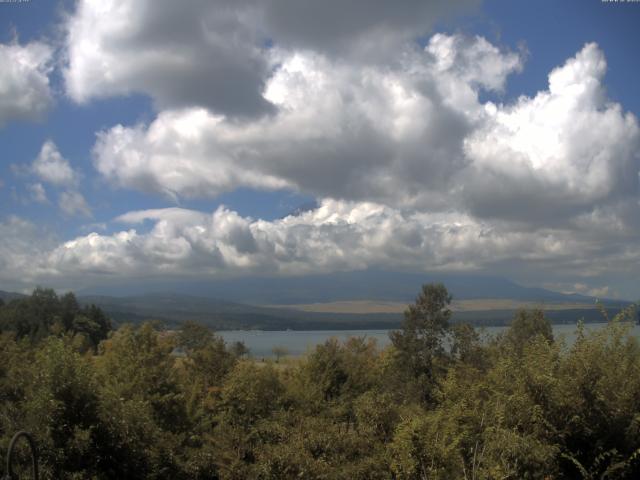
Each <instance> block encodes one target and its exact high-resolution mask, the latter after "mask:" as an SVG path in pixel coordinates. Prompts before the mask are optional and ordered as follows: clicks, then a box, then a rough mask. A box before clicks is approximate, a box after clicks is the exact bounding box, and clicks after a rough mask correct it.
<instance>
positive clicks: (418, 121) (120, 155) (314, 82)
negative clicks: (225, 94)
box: [94, 35, 521, 205]
mask: <svg viewBox="0 0 640 480" xmlns="http://www.w3.org/2000/svg"><path fill="white" fill-rule="evenodd" d="M278 55H279V56H280V58H281V60H280V67H279V68H278V69H277V70H276V72H275V73H274V74H273V76H272V77H271V79H270V80H269V82H268V84H267V85H266V88H265V91H264V95H265V98H266V99H268V100H269V101H270V102H271V103H272V104H274V105H275V106H276V107H277V109H278V113H277V114H275V115H274V116H269V117H265V118H261V119H258V120H254V121H249V122H237V121H233V120H229V119H228V118H226V117H224V116H221V115H215V114H212V113H210V112H208V111H207V110H206V109H203V108H191V109H183V110H170V111H164V112H161V113H160V114H159V115H158V117H157V118H156V120H154V121H153V122H152V123H151V124H150V125H149V126H143V125H138V126H135V127H130V128H129V127H124V126H116V127H113V128H112V129H110V130H107V131H104V132H102V133H100V135H99V139H98V142H97V143H96V146H95V148H94V158H95V165H96V168H97V169H98V170H99V171H100V172H101V173H102V174H103V175H104V176H105V177H107V178H108V179H110V180H112V181H113V182H114V183H116V184H118V185H120V186H123V187H128V188H136V189H141V190H144V191H156V192H160V193H163V194H167V195H169V196H173V197H177V196H187V197H193V196H215V195H218V194H220V193H221V192H224V191H229V190H233V189H236V188H238V187H243V186H244V187H251V188H264V189H277V188H286V187H288V188H292V189H297V190H301V191H304V192H307V193H311V194H314V195H316V196H319V197H335V198H346V199H354V200H374V201H378V202H380V201H382V202H388V203H389V204H392V205H411V204H419V203H423V204H425V203H429V204H432V203H433V201H434V199H435V196H437V195H438V194H441V193H442V192H446V189H447V188H448V187H449V183H450V181H451V179H452V177H453V174H454V173H455V172H456V171H457V170H459V169H461V168H462V167H463V166H464V163H465V160H464V158H463V151H462V140H463V138H464V135H465V134H466V133H467V132H468V131H469V129H471V128H472V126H473V125H474V122H476V119H477V117H478V116H479V115H481V114H482V108H481V105H480V104H479V102H478V91H479V89H480V88H485V89H498V90H499V89H501V88H502V87H503V85H504V82H505V78H506V76H507V75H508V74H509V73H511V72H513V71H517V70H518V69H519V68H520V67H521V62H520V59H519V57H518V56H517V55H516V54H513V53H510V52H501V51H500V50H498V49H497V48H496V47H494V46H493V45H491V44H489V43H488V42H487V41H486V40H484V39H482V38H465V37H458V36H455V37H447V36H444V35H436V36H434V37H433V38H432V39H431V41H430V42H429V44H428V46H427V48H426V49H425V51H418V50H416V49H414V48H407V49H406V50H404V51H403V52H402V54H401V55H400V57H402V58H403V60H402V62H400V64H399V65H398V66H397V68H396V69H389V68H383V67H380V66H369V67H362V66H354V65H352V64H350V63H346V62H341V61H332V60H330V59H329V58H327V57H326V56H323V55H319V54H313V53H308V52H307V53H295V54H289V53H287V52H280V53H279V54H278ZM482 65H485V66H482Z"/></svg>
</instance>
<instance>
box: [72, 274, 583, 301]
mask: <svg viewBox="0 0 640 480" xmlns="http://www.w3.org/2000/svg"><path fill="white" fill-rule="evenodd" d="M432 282H442V283H444V284H445V286H446V287H447V289H448V290H449V292H450V293H451V294H452V295H453V298H454V300H468V299H483V298H492V299H508V300H519V301H527V302H539V303H544V302H561V303H585V304H593V303H594V302H595V298H594V297H588V296H584V295H580V294H577V293H574V294H564V293H559V292H554V291H551V290H546V289H543V288H532V287H524V286H522V285H518V284H517V283H515V282H513V281H511V280H508V279H506V278H503V277H497V276H487V275H462V274H423V273H400V272H387V271H378V270H365V271H357V272H342V273H332V274H326V275H308V276H302V277H283V278H278V277H276V278H274V277H269V278H261V277H249V278H246V277H245V278H233V279H224V280H215V281H214V280H211V281H202V280H184V281H181V282H168V281H165V282H162V281H157V280H156V281H154V282H138V283H136V284H122V283H119V284H118V285H113V286H111V287H101V288H99V289H95V288H94V289H91V290H84V291H80V292H78V293H79V294H80V295H108V296H125V295H142V294H146V293H148V292H172V293H177V294H187V295H194V296H198V297H206V298H214V299H224V300H226V301H230V302H239V303H248V304H252V305H275V304H277V305H296V304H307V303H326V302H336V301H352V300H377V301H393V302H405V303H410V302H412V301H413V300H414V299H415V297H416V295H417V294H418V292H419V291H420V286H421V285H423V284H425V283H432Z"/></svg>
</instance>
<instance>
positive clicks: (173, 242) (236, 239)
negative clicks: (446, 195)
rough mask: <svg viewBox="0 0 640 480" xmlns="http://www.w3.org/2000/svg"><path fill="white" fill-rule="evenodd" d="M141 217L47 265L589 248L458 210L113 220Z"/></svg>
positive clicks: (429, 256) (481, 260) (383, 258)
mask: <svg viewBox="0 0 640 480" xmlns="http://www.w3.org/2000/svg"><path fill="white" fill-rule="evenodd" d="M145 220H150V221H152V222H153V227H152V228H151V230H150V231H148V232H147V233H139V232H138V231H137V230H136V229H135V228H131V229H129V230H125V231H121V232H118V233H115V234H113V235H99V234H97V233H91V234H89V235H87V236H83V237H78V238H76V239H74V240H72V241H69V242H66V243H65V244H64V245H61V246H59V247H58V248H56V249H55V250H54V251H53V252H51V254H50V255H49V257H48V265H49V266H53V267H55V269H56V270H57V271H59V272H61V273H62V274H65V275H67V274H69V275H72V274H77V273H79V272H85V273H91V272H101V273H103V274H105V273H109V274H112V275H136V276H144V275H153V274H157V273H161V272H162V273H166V274H172V275H194V276H198V275H210V274H218V275H229V274H257V273H260V274H263V273H269V274H279V275H296V274H306V273H319V272H331V271H340V270H353V269H361V268H368V267H373V268H410V269H420V270H431V271H434V270H476V269H481V268H485V267H487V266H489V265H499V264H500V263H501V262H505V261H511V260H514V259H516V260H522V259H525V260H527V261H530V262H531V263H532V264H536V263H539V264H541V265H544V264H545V263H547V262H554V263H556V265H557V264H559V263H567V264H570V262H571V261H572V257H573V253H574V252H575V250H576V249H581V248H587V247H588V246H589V243H588V240H579V239H573V238H571V235H570V234H569V232H567V231H561V230H547V231H541V232H539V234H538V235H535V236H533V235H530V234H529V233H528V232H525V231H514V230H512V229H508V228H500V226H498V225H492V224H487V223H482V222H478V221H476V220H473V219H472V218H470V217H465V216H461V215H459V214H425V213H402V212H401V211H398V210H394V209H390V208H389V207H385V206H382V205H379V204H373V203H353V202H340V201H335V200H324V201H323V202H322V203H321V205H320V207H319V208H318V209H316V210H313V211H309V212H305V213H302V214H301V215H297V216H289V217H286V218H284V219H282V220H275V221H264V220H252V219H250V218H244V217H241V216H239V215H238V214H237V213H236V212H233V211H230V210H228V209H226V208H224V207H220V208H219V209H217V210H216V211H215V212H213V213H212V214H206V213H202V212H196V211H191V210H184V209H179V208H170V209H160V210H148V211H136V212H130V213H128V214H125V215H123V216H121V217H119V218H118V221H120V222H122V223H128V224H131V225H132V226H134V227H135V225H136V224H139V223H141V222H143V221H145ZM637 254H638V252H636V255H637Z"/></svg>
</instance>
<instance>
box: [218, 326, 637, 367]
mask: <svg viewBox="0 0 640 480" xmlns="http://www.w3.org/2000/svg"><path fill="white" fill-rule="evenodd" d="M604 325H605V324H604V323H590V324H586V325H585V328H586V329H587V330H589V331H591V330H597V329H599V328H602V327H603V326H604ZM505 328H506V327H485V328H484V329H478V330H479V331H481V332H484V333H485V334H487V335H496V334H497V333H500V332H501V331H503V330H504V329H505ZM575 331H576V326H575V325H553V334H554V336H555V337H556V338H559V337H560V336H564V338H565V341H566V342H567V343H568V344H571V343H573V342H574V341H575V338H576V335H575ZM217 333H218V334H219V335H221V336H222V337H223V338H224V339H225V341H226V342H227V343H231V342H235V341H241V342H244V344H245V345H246V346H247V347H248V348H249V351H250V354H251V356H253V357H254V358H261V357H272V356H273V353H272V349H273V348H274V347H284V348H285V349H287V351H288V352H289V355H304V354H305V353H307V352H308V351H309V350H311V349H313V348H314V347H315V346H316V345H318V344H321V343H324V342H325V341H326V340H327V339H329V338H331V337H335V338H337V339H338V340H341V341H343V340H346V339H347V338H349V337H365V338H373V339H375V340H376V342H377V343H378V346H379V347H385V346H387V345H388V344H389V343H390V342H389V330H319V331H295V330H286V331H273V332H271V331H262V330H229V331H221V332H217ZM633 334H634V335H635V336H637V337H640V326H638V325H635V326H634V327H633Z"/></svg>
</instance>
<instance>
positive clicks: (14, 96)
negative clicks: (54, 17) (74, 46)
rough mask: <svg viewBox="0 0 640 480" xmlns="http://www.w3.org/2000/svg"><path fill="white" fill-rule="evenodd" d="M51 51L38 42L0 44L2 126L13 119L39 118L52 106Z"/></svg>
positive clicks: (0, 116)
mask: <svg viewBox="0 0 640 480" xmlns="http://www.w3.org/2000/svg"><path fill="white" fill-rule="evenodd" d="M52 53H53V52H52V49H51V48H50V47H49V46H47V45H45V44H43V43H38V42H33V43H28V44H26V45H19V44H18V43H11V44H8V45H7V44H0V65H2V69H0V127H3V126H4V125H5V124H6V123H7V122H9V121H13V120H39V119H41V118H42V117H43V116H44V114H45V113H46V112H47V110H48V109H49V108H50V107H51V104H52V101H53V99H52V95H51V90H50V86H49V73H50V72H51V70H52Z"/></svg>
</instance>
